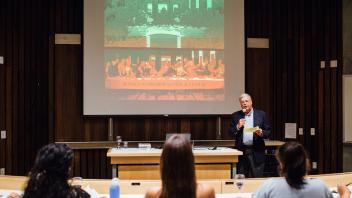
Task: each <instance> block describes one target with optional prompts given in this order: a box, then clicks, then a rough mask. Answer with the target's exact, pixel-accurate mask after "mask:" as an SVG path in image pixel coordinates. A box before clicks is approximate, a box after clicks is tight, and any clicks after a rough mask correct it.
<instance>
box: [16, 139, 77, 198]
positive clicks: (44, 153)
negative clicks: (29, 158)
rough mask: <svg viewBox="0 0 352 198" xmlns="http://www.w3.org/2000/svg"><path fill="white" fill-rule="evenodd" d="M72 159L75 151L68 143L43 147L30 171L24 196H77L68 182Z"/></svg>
mask: <svg viewBox="0 0 352 198" xmlns="http://www.w3.org/2000/svg"><path fill="white" fill-rule="evenodd" d="M72 160H73V151H72V150H71V149H70V148H69V147H68V146H67V145H66V144H48V145H46V146H44V147H42V148H41V149H40V150H39V151H38V153H37V157H36V159H35V163H34V166H33V168H32V169H31V171H30V173H29V180H28V184H27V187H26V189H25V191H24V196H23V197H24V198H27V197H48V198H54V197H55V198H56V197H77V193H76V192H75V191H74V190H73V188H72V187H71V186H70V185H69V184H68V183H67V180H68V178H69V170H70V167H71V164H72Z"/></svg>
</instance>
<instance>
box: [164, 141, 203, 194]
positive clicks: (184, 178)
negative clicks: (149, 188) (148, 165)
mask: <svg viewBox="0 0 352 198" xmlns="http://www.w3.org/2000/svg"><path fill="white" fill-rule="evenodd" d="M160 166H161V167H160V168H161V170H160V171H161V180H162V190H161V195H160V197H162V198H178V197H180V198H183V197H187V198H194V197H196V188H197V184H196V176H195V171H194V157H193V153H192V147H191V144H190V142H189V141H188V140H187V139H185V138H184V137H183V136H181V135H173V136H171V137H170V138H169V139H168V140H167V141H166V142H165V144H164V148H163V152H162V154H161V160H160Z"/></svg>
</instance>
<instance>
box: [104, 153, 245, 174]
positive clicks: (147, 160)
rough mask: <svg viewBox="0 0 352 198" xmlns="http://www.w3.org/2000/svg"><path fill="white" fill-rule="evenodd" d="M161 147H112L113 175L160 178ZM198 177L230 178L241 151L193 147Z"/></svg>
mask: <svg viewBox="0 0 352 198" xmlns="http://www.w3.org/2000/svg"><path fill="white" fill-rule="evenodd" d="M161 152H162V150H161V149H153V148H152V149H138V148H127V149H126V148H123V149H116V148H110V149H109V150H108V152H107V157H109V158H111V165H112V176H113V177H116V176H118V177H119V178H120V179H151V180H154V179H157V180H159V179H160V172H159V163H160V156H161ZM193 154H194V159H195V163H196V176H197V179H230V178H232V175H233V173H234V172H235V171H236V163H237V162H238V156H239V155H242V152H241V151H238V150H236V149H231V148H225V147H221V148H217V149H216V150H211V149H208V148H206V147H204V148H196V149H194V150H193Z"/></svg>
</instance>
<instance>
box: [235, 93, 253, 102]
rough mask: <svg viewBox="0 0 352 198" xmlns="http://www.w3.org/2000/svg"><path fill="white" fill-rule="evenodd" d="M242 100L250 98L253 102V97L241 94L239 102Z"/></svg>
mask: <svg viewBox="0 0 352 198" xmlns="http://www.w3.org/2000/svg"><path fill="white" fill-rule="evenodd" d="M242 98H249V99H250V100H252V97H251V96H250V95H249V94H247V93H243V94H241V95H240V97H239V98H238V100H239V101H241V100H242Z"/></svg>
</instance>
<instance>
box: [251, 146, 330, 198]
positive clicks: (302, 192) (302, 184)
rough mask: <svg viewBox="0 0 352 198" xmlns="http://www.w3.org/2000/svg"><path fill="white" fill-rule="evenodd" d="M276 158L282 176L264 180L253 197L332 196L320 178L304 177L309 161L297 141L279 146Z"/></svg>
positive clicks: (294, 197)
mask: <svg viewBox="0 0 352 198" xmlns="http://www.w3.org/2000/svg"><path fill="white" fill-rule="evenodd" d="M277 159H278V161H279V170H280V174H281V176H283V177H284V178H271V179H268V180H266V181H265V182H264V183H263V184H262V185H261V186H260V187H259V188H258V189H257V191H256V192H255V194H254V197H258V198H262V197H263V198H264V197H270V198H276V197H280V198H291V197H292V198H297V197H321V198H323V197H332V193H331V192H330V190H329V189H328V187H327V186H326V185H325V184H324V183H323V182H322V181H321V180H319V179H309V178H306V177H305V176H306V174H307V172H308V163H309V161H308V158H307V153H306V151H305V150H304V148H303V146H302V145H301V144H299V143H297V142H287V143H285V144H284V145H282V146H281V147H280V148H279V150H278V153H277Z"/></svg>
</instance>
